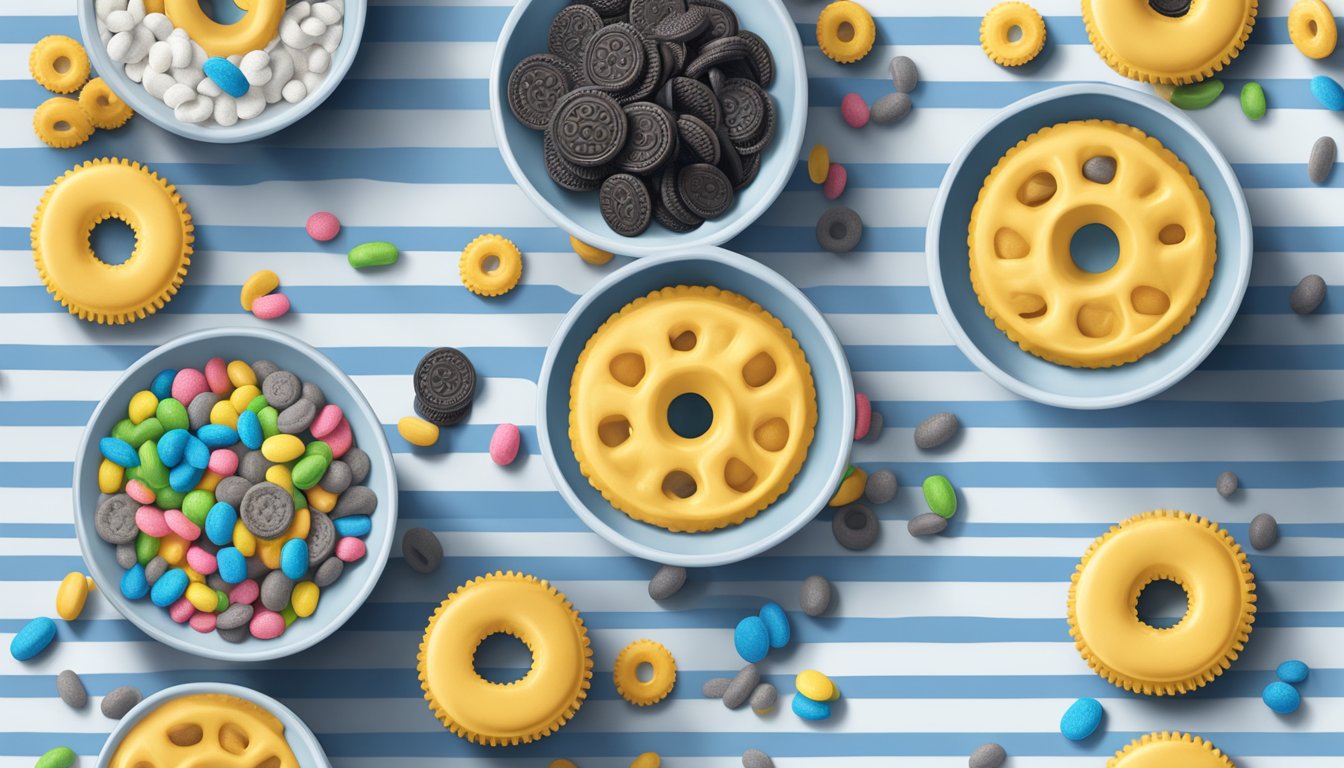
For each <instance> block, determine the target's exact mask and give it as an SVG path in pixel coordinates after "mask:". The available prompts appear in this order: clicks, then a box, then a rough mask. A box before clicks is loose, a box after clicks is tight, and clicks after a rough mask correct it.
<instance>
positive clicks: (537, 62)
mask: <svg viewBox="0 0 1344 768" xmlns="http://www.w3.org/2000/svg"><path fill="white" fill-rule="evenodd" d="M573 88H574V80H573V78H572V77H571V75H570V70H569V67H568V66H567V65H566V64H565V63H564V60H563V59H561V58H560V57H558V56H552V55H551V54H549V53H538V54H534V55H532V56H528V57H527V58H525V59H523V60H522V61H520V62H518V65H517V66H515V67H514V68H513V71H512V72H510V73H509V81H508V85H507V86H506V90H505V96H506V100H507V101H508V102H509V111H510V112H512V113H513V116H514V117H516V118H518V122H520V123H522V124H523V125H525V126H527V127H528V128H531V129H532V130H534V131H544V130H546V126H548V125H550V123H551V112H553V111H555V105H556V104H557V103H559V101H560V98H561V97H562V96H564V95H565V94H566V93H569V92H570V91H571V90H573Z"/></svg>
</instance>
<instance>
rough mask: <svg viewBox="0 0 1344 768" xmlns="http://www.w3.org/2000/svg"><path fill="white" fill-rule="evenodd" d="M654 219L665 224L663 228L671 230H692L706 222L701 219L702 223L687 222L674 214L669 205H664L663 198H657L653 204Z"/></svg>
mask: <svg viewBox="0 0 1344 768" xmlns="http://www.w3.org/2000/svg"><path fill="white" fill-rule="evenodd" d="M653 220H654V221H656V222H658V223H659V224H662V225H663V228H664V229H666V230H668V231H669V232H691V231H693V230H695V229H698V228H699V227H700V224H703V223H704V220H703V219H701V221H700V224H687V223H686V222H684V221H682V220H681V219H678V218H677V217H676V216H673V215H672V214H671V213H670V212H669V211H668V210H667V206H665V205H663V201H662V200H656V201H654V204H653Z"/></svg>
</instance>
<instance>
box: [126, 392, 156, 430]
mask: <svg viewBox="0 0 1344 768" xmlns="http://www.w3.org/2000/svg"><path fill="white" fill-rule="evenodd" d="M158 407H159V398H157V397H155V396H154V393H153V392H150V391H149V390H148V389H142V390H140V391H139V392H136V393H135V394H134V395H131V403H130V405H128V406H126V415H127V416H128V417H129V418H130V420H131V423H132V424H139V423H140V422H142V421H144V420H145V419H148V418H149V417H150V416H153V415H154V411H155V410H156V409H157V408H158Z"/></svg>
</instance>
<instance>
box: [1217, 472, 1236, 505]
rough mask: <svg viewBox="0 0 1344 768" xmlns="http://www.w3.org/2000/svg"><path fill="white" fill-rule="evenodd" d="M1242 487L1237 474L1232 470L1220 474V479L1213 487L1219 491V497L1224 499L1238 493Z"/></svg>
mask: <svg viewBox="0 0 1344 768" xmlns="http://www.w3.org/2000/svg"><path fill="white" fill-rule="evenodd" d="M1240 486H1241V481H1240V480H1238V479H1237V473H1236V472H1232V471H1230V470H1229V471H1227V472H1222V473H1219V475H1218V479H1217V480H1216V481H1215V482H1214V484H1213V487H1214V488H1216V489H1217V490H1218V495H1219V496H1222V497H1223V498H1224V499H1226V498H1227V497H1228V496H1231V495H1232V494H1234V493H1236V492H1237V488H1239V487H1240Z"/></svg>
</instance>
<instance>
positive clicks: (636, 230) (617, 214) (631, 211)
mask: <svg viewBox="0 0 1344 768" xmlns="http://www.w3.org/2000/svg"><path fill="white" fill-rule="evenodd" d="M598 206H599V207H600V208H601V210H602V218H603V219H604V220H605V221H606V222H607V226H609V227H611V229H612V231H614V232H615V233H616V234H618V235H624V236H625V237H635V236H636V235H639V234H642V233H643V232H644V230H646V229H648V228H649V221H650V220H651V219H652V218H653V201H652V200H650V199H649V190H648V188H647V187H645V186H644V182H642V181H640V180H639V177H637V176H632V175H630V174H628V173H617V174H614V175H612V176H608V177H607V180H606V181H604V182H602V189H601V191H600V192H598Z"/></svg>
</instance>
